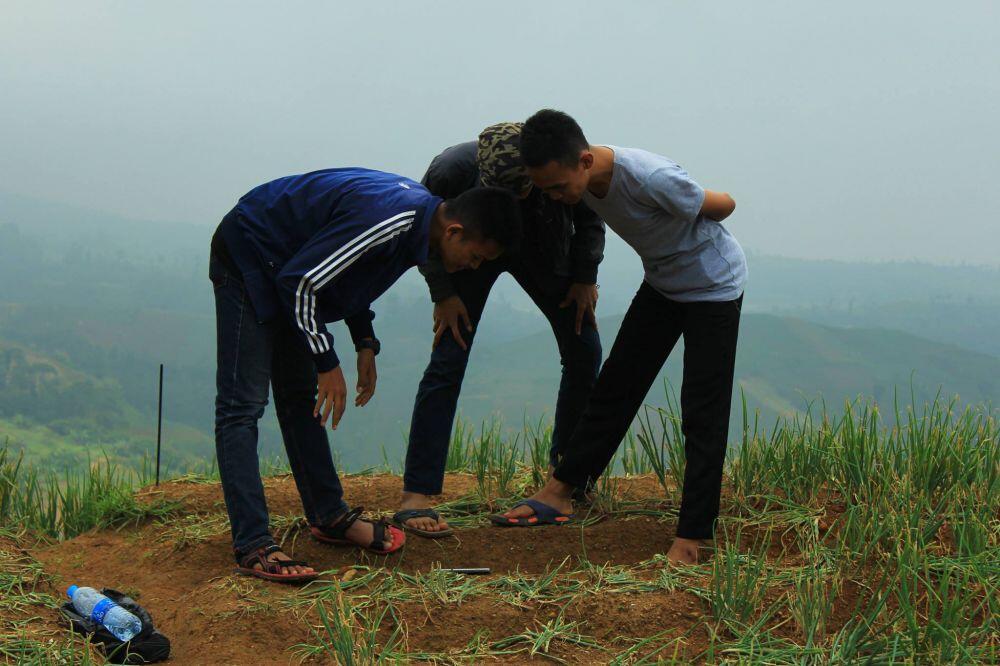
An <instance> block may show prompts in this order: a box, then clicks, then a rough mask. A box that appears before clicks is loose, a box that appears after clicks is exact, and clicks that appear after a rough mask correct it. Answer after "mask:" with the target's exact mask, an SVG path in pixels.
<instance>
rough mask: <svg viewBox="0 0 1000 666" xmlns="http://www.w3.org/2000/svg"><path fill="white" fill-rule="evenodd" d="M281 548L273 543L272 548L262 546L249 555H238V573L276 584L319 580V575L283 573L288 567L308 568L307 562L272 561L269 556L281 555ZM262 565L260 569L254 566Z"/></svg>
mask: <svg viewBox="0 0 1000 666" xmlns="http://www.w3.org/2000/svg"><path fill="white" fill-rule="evenodd" d="M280 552H281V546H279V545H277V544H274V543H272V544H271V545H270V546H261V547H260V548H258V549H256V550H254V551H251V552H249V553H246V554H243V553H237V554H236V563H237V566H236V573H238V574H240V575H241V576H254V577H256V578H262V579H264V580H269V581H273V582H275V583H289V584H295V583H308V582H309V581H311V580H316V579H317V578H319V573H317V572H313V573H298V574H293V573H287V574H283V573H281V570H282V569H283V568H286V567H307V566H309V565H308V564H306V563H305V562H301V561H299V560H270V559H268V556H270V555H273V554H274V553H280ZM257 564H259V565H260V567H261V568H260V569H255V568H254V565H257Z"/></svg>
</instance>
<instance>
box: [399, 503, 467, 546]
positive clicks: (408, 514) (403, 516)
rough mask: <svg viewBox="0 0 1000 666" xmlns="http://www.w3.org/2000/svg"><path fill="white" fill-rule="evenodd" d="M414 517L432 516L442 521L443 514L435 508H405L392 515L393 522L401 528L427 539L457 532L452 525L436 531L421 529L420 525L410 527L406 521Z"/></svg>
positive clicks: (436, 520)
mask: <svg viewBox="0 0 1000 666" xmlns="http://www.w3.org/2000/svg"><path fill="white" fill-rule="evenodd" d="M412 518H431V519H433V520H434V521H435V522H441V514H439V513H438V512H437V511H435V510H434V509H403V510H402V511H397V512H396V513H394V514H393V515H392V523H393V524H394V525H395V526H396V527H398V528H399V529H401V530H404V531H406V532H412V533H413V534H416V535H417V536H422V537H424V538H425V539H440V538H442V537H446V536H451V535H452V534H454V533H455V530H453V529H451V528H450V527H449V528H448V529H446V530H438V531H436V532H432V531H431V530H424V529H420V528H419V527H410V526H409V525H407V524H406V521H407V520H410V519H412Z"/></svg>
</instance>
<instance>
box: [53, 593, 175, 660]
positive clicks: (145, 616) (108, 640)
mask: <svg viewBox="0 0 1000 666" xmlns="http://www.w3.org/2000/svg"><path fill="white" fill-rule="evenodd" d="M101 594H103V595H104V596H106V597H107V598H109V599H111V600H112V601H114V602H115V603H116V604H118V605H119V606H121V607H122V608H124V609H125V610H127V611H128V612H130V613H132V614H133V615H135V616H136V617H137V618H139V620H141V621H142V631H140V632H139V633H138V635H136V636H135V637H134V638H133V639H132V640H130V641H128V642H125V643H123V642H122V641H120V640H118V639H117V638H115V636H114V634H112V633H111V632H110V631H108V630H107V628H106V627H105V626H103V625H100V624H97V623H96V622H94V621H93V620H91V619H90V618H89V617H83V616H82V615H80V614H79V613H78V612H77V610H76V608H74V607H73V603H72V602H66V603H65V604H63V605H62V608H60V609H59V610H60V611H61V612H62V614H63V617H64V618H65V619H66V621H67V622H69V625H70V627H71V628H72V629H73V631H75V632H77V633H80V634H84V635H86V636H90V637H91V639H90V640H91V642H92V643H93V644H94V645H97V646H99V647H100V648H101V650H102V651H103V652H104V655H105V656H106V657H107V658H108V661H109V662H110V663H112V664H152V663H154V662H157V661H163V660H164V659H166V658H167V657H169V656H170V640H169V639H168V638H167V637H166V636H164V635H163V634H161V633H160V632H158V631H157V630H156V628H155V627H153V618H152V616H150V614H149V613H148V612H146V609H145V608H143V607H142V606H140V605H139V604H137V603H136V602H135V600H134V599H132V598H131V597H127V596H125V595H124V594H122V593H121V592H119V591H118V590H112V589H111V588H108V587H106V588H104V589H103V590H101Z"/></svg>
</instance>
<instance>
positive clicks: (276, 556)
mask: <svg viewBox="0 0 1000 666" xmlns="http://www.w3.org/2000/svg"><path fill="white" fill-rule="evenodd" d="M290 559H292V558H290V557H288V555H285V554H284V553H283V552H281V551H280V550H279V551H275V552H273V553H271V554H270V555H268V556H267V561H268V562H281V561H282V560H290ZM253 568H254V569H256V570H257V571H261V570H262V569H263V568H264V567H262V566H261V564H260V562H257V563H255V564H254V565H253ZM281 573H282V574H283V575H287V574H295V575H299V574H311V573H315V570H314V569H313V568H312V567H301V566H292V567H281Z"/></svg>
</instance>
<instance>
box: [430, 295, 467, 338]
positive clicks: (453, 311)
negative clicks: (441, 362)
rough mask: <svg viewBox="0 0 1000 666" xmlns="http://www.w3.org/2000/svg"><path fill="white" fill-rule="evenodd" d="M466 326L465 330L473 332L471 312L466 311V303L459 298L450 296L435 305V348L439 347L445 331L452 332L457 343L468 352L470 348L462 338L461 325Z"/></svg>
mask: <svg viewBox="0 0 1000 666" xmlns="http://www.w3.org/2000/svg"><path fill="white" fill-rule="evenodd" d="M461 324H464V325H465V330H466V331H468V332H470V333H471V332H472V319H470V318H469V311H468V310H466V309H465V303H463V302H462V299H461V298H459V297H458V296H449V297H448V298H446V299H444V300H443V301H441V302H440V303H435V304H434V344H433V346H434V347H437V345H438V342H440V340H441V336H442V335H444V332H445V331H451V335H452V337H453V338H455V342H457V343H458V346H459V347H461V348H462V349H464V350H466V351H468V349H469V346H468V345H467V344H465V340H464V339H463V338H462V332H461V330H460V325H461Z"/></svg>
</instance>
